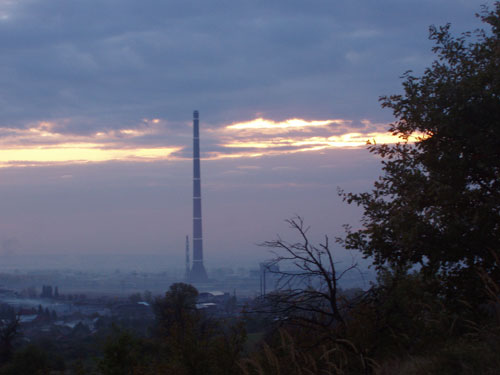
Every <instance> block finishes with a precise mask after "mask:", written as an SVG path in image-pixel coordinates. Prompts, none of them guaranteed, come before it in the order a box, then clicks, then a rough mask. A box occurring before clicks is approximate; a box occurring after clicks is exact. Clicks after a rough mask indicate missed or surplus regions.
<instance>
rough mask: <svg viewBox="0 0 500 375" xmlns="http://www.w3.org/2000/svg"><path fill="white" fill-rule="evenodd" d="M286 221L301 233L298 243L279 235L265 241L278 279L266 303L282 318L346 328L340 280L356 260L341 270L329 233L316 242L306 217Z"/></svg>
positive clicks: (264, 299) (272, 267)
mask: <svg viewBox="0 0 500 375" xmlns="http://www.w3.org/2000/svg"><path fill="white" fill-rule="evenodd" d="M286 222H287V223H288V224H289V226H290V228H292V229H293V230H294V231H295V232H297V233H298V234H299V237H300V239H299V241H298V242H295V243H290V242H287V241H285V240H283V239H282V238H281V237H279V236H278V238H277V239H276V240H274V241H266V242H264V243H262V244H261V246H264V247H267V248H270V249H272V252H273V254H274V255H275V258H274V259H272V260H271V261H270V262H269V263H267V269H268V270H269V272H270V273H272V274H274V275H275V277H276V278H277V281H276V290H275V291H274V292H271V293H269V294H267V295H266V296H264V298H263V299H262V300H263V306H264V307H265V309H267V312H270V313H272V314H274V315H276V317H278V318H279V319H283V320H287V321H291V322H294V323H297V324H301V323H304V324H307V325H310V326H312V327H317V328H327V327H336V328H337V329H340V330H341V331H342V330H344V328H345V318H344V313H343V311H344V310H345V308H346V304H345V303H346V302H347V301H345V300H344V298H342V296H340V295H339V285H338V283H339V280H340V279H341V278H342V276H343V275H344V274H345V273H346V272H349V271H351V270H353V269H356V268H357V265H356V264H355V263H352V264H351V265H350V266H349V267H347V269H345V270H343V271H342V272H340V273H338V272H337V270H336V262H335V261H334V258H333V254H332V251H331V249H330V243H329V239H328V236H325V239H324V242H323V243H320V244H319V245H314V244H312V243H311V242H310V241H309V238H308V236H307V232H308V230H309V227H306V226H305V225H304V220H303V218H301V217H300V216H297V217H295V218H292V219H289V220H286ZM276 266H281V267H276ZM283 267H286V268H283Z"/></svg>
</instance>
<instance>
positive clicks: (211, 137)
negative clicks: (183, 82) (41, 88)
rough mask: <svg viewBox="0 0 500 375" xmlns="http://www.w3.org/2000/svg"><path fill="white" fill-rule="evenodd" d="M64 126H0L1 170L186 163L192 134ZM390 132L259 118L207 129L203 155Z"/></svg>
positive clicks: (310, 146) (286, 149)
mask: <svg viewBox="0 0 500 375" xmlns="http://www.w3.org/2000/svg"><path fill="white" fill-rule="evenodd" d="M64 126H65V120H63V121H61V122H60V123H55V122H48V121H42V122H39V123H36V124H33V125H31V126H29V127H27V128H25V129H18V128H8V127H3V128H2V127H0V167H8V166H13V165H15V166H29V165H51V164H61V163H97V162H106V161H111V160H118V161H140V162H147V161H158V160H176V159H179V158H182V156H180V151H182V150H183V149H184V148H186V147H189V145H190V139H189V138H186V136H187V134H184V138H181V142H182V144H178V145H172V146H164V145H158V144H156V145H148V142H150V139H151V137H146V136H151V135H157V136H159V137H161V136H166V134H169V133H168V132H169V130H168V128H167V126H166V122H165V121H164V120H161V119H157V118H154V119H143V120H142V122H141V123H140V124H138V125H137V126H136V127H128V128H123V129H117V130H101V131H97V132H95V133H92V134H85V135H81V134H66V133H62V132H61V131H59V130H58V129H61V128H64ZM386 128H387V126H386V125H385V124H373V123H371V122H370V121H368V120H363V121H362V122H361V124H359V125H358V126H353V125H352V121H350V120H345V119H333V120H331V119H330V120H304V119H298V118H292V119H288V120H284V121H273V120H267V119H264V118H257V119H254V120H251V121H247V122H240V123H233V124H231V125H227V126H225V127H222V128H218V129H215V130H210V129H203V128H202V139H203V140H205V142H206V144H214V143H215V144H216V145H217V148H216V149H217V151H214V150H210V146H209V147H208V148H202V151H203V156H204V158H205V159H221V158H253V157H259V156H265V155H277V154H287V153H296V152H315V151H321V150H324V149H329V148H353V147H365V145H366V143H367V141H368V140H370V141H372V142H376V143H396V142H399V141H401V139H400V138H398V137H395V136H393V135H391V134H390V133H388V132H386V131H384V130H383V129H386ZM188 134H189V133H188ZM181 136H182V135H181ZM157 139H158V138H157ZM184 139H185V142H184ZM417 140H418V138H417V137H416V136H415V137H410V139H409V141H411V142H414V141H417ZM202 146H203V145H202ZM184 157H186V156H184Z"/></svg>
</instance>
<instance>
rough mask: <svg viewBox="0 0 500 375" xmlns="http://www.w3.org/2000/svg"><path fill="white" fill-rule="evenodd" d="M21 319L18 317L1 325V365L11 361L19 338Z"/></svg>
mask: <svg viewBox="0 0 500 375" xmlns="http://www.w3.org/2000/svg"><path fill="white" fill-rule="evenodd" d="M19 330H20V324H19V317H18V316H16V317H14V318H12V319H10V320H8V321H6V322H5V323H4V322H3V321H2V323H1V325H0V364H4V363H6V362H8V361H10V360H11V358H12V355H13V353H14V341H15V340H16V338H17V337H18V336H19Z"/></svg>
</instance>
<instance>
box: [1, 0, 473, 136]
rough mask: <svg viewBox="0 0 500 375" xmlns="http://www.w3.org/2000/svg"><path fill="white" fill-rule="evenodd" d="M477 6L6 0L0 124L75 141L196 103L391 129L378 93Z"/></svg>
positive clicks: (244, 114)
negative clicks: (442, 27)
mask: <svg viewBox="0 0 500 375" xmlns="http://www.w3.org/2000/svg"><path fill="white" fill-rule="evenodd" d="M481 3H482V0H481V1H480V0H474V1H469V2H462V3H460V4H457V3H456V1H452V0H444V1H440V2H439V3H436V2H432V1H429V0H425V1H404V2H396V1H394V0H382V1H378V2H376V3H374V2H371V1H361V0H360V1H351V0H340V1H328V0H319V1H314V2H303V1H296V0H294V1H291V0H278V1H273V2H265V1H250V0H243V1H228V0H214V1H210V2H201V1H197V0H186V1H182V2H179V1H175V0H165V1H159V0H154V1H149V2H145V3H144V2H142V3H140V4H139V3H137V2H136V1H132V0H120V1H118V0H104V1H97V0H88V1H75V2H71V3H68V2H67V1H63V0H30V1H5V0H4V1H2V2H0V53H1V55H2V62H1V64H0V105H1V106H2V119H1V122H0V126H7V127H19V128H23V127H26V126H27V124H29V123H33V122H39V121H57V120H58V119H61V118H67V119H71V120H72V121H71V126H72V129H73V131H75V132H83V133H84V132H86V131H89V130H90V131H94V130H102V129H106V128H114V129H117V128H120V127H123V126H129V125H130V124H134V123H136V122H137V121H139V120H140V119H142V118H143V117H146V116H152V117H155V118H163V119H168V121H170V122H172V123H183V122H184V121H185V118H186V114H188V113H190V111H192V110H193V109H199V110H201V111H202V113H204V114H206V116H207V118H209V117H210V122H211V123H212V124H213V125H214V126H215V127H217V126H222V125H224V124H226V123H229V122H233V121H243V120H245V119H249V118H255V117H257V114H258V113H260V114H261V115H262V116H263V117H265V118H268V119H277V118H293V117H298V118H323V119H329V118H336V117H341V118H350V119H353V120H359V119H360V118H365V117H371V118H374V119H376V120H377V121H387V120H388V116H389V114H386V113H383V112H382V111H381V110H380V109H379V105H378V102H377V98H378V97H379V95H383V94H391V93H393V92H395V91H396V90H399V86H400V84H399V79H398V77H399V75H400V74H402V73H403V72H404V71H406V70H408V69H414V70H416V71H418V70H421V69H422V68H423V67H424V66H425V64H428V63H429V62H430V59H431V53H430V47H431V46H430V43H429V42H428V41H427V40H426V36H427V27H428V26H429V25H430V24H442V23H445V22H452V24H453V25H454V27H455V28H458V29H459V31H462V30H463V29H474V28H475V27H476V26H477V24H478V23H477V22H478V21H477V20H476V19H475V18H474V16H473V13H474V11H478V10H479V5H480V4H481ZM346 56H348V57H349V58H350V59H351V60H353V59H354V60H355V61H356V64H352V63H351V62H350V61H349V60H348V59H346V58H345V57H346ZM412 56H421V59H419V60H412V59H411V57H412Z"/></svg>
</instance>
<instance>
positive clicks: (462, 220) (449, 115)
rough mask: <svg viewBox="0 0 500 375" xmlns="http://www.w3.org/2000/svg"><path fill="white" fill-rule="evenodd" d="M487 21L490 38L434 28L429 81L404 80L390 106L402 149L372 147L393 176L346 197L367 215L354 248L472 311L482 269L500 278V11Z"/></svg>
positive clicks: (487, 14)
mask: <svg viewBox="0 0 500 375" xmlns="http://www.w3.org/2000/svg"><path fill="white" fill-rule="evenodd" d="M480 17H481V19H482V21H483V22H484V23H485V24H487V25H488V26H489V27H490V28H491V31H490V32H488V33H487V32H485V31H482V30H480V31H476V32H475V33H474V34H471V33H465V34H463V35H462V36H460V37H458V38H455V37H453V36H452V35H451V34H450V32H449V29H450V25H449V24H448V25H446V26H444V27H439V28H436V27H431V29H430V39H432V40H434V41H435V42H436V46H435V47H434V48H433V51H434V52H435V53H436V54H437V58H438V59H437V60H436V61H435V62H434V63H433V64H432V66H431V67H429V68H427V69H426V70H425V72H424V74H423V75H422V76H421V77H415V76H413V75H411V72H408V73H406V74H405V75H404V82H403V89H404V94H402V95H393V96H389V97H382V98H381V99H380V100H381V102H382V106H383V107H386V108H391V109H392V111H393V113H394V116H395V117H396V119H397V120H396V122H395V123H394V124H392V125H391V126H390V129H389V130H390V131H391V132H392V133H393V134H394V135H397V136H399V137H401V142H400V143H398V144H396V145H394V146H391V145H376V144H372V145H370V146H369V150H370V151H371V152H373V153H375V154H377V155H379V156H381V157H382V158H383V161H382V164H383V171H384V174H383V175H382V176H381V177H380V178H379V179H378V180H377V181H376V182H375V184H374V189H373V190H372V191H371V192H366V193H362V194H345V195H344V198H345V200H346V201H347V202H348V203H355V204H357V205H359V206H361V207H362V208H363V209H364V216H363V220H362V222H363V228H362V229H360V230H356V231H352V230H348V234H347V237H346V239H345V243H344V244H345V247H347V248H348V249H357V250H361V251H362V252H363V253H364V255H365V256H367V257H373V260H374V263H375V265H376V266H377V267H378V269H383V268H385V267H390V268H393V269H399V270H400V271H403V272H404V270H405V269H408V268H409V267H412V266H414V265H418V266H419V269H420V270H421V273H422V274H423V275H426V276H427V277H429V278H435V276H436V275H437V276H438V278H439V280H441V281H442V283H441V284H440V285H442V286H443V287H444V288H443V289H441V292H443V291H444V292H445V293H446V294H447V295H448V296H449V297H451V298H450V300H456V298H455V297H458V296H461V297H463V298H466V299H467V300H469V301H470V302H472V301H474V300H476V301H481V300H482V299H483V298H484V297H485V295H484V294H483V293H481V290H484V288H482V286H481V283H482V282H481V279H480V277H479V275H478V273H477V269H478V268H481V269H482V270H484V271H486V272H487V273H488V275H490V276H491V277H492V278H493V279H495V280H499V279H500V267H499V265H498V263H497V262H496V261H495V257H494V256H493V254H499V252H500V3H499V2H496V3H495V9H494V10H493V11H487V10H486V9H483V13H482V15H481V16H480ZM414 134H416V135H420V138H419V139H418V141H417V142H415V143H411V142H409V141H408V140H409V137H410V136H411V135H414Z"/></svg>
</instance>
